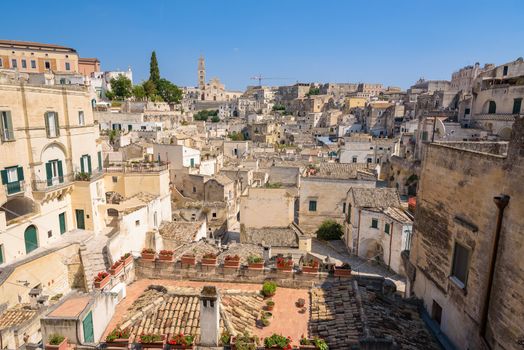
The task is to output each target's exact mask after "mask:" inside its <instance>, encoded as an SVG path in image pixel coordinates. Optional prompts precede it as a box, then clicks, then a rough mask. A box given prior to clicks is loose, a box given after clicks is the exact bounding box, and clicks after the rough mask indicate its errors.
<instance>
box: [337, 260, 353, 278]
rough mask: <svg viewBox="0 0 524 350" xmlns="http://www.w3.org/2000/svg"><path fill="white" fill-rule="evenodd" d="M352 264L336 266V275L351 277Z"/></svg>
mask: <svg viewBox="0 0 524 350" xmlns="http://www.w3.org/2000/svg"><path fill="white" fill-rule="evenodd" d="M350 276H351V265H349V264H347V263H344V264H342V266H335V277H350Z"/></svg>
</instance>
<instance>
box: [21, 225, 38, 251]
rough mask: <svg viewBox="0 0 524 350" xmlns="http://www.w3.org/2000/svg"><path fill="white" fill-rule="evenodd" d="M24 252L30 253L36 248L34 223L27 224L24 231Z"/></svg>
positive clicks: (36, 239) (36, 240)
mask: <svg viewBox="0 0 524 350" xmlns="http://www.w3.org/2000/svg"><path fill="white" fill-rule="evenodd" d="M24 241H25V252H26V253H27V254H29V253H31V252H32V251H33V250H35V249H36V248H38V237H37V234H36V227H35V226H34V225H31V226H28V227H27V228H26V229H25V231H24Z"/></svg>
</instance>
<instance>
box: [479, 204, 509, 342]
mask: <svg viewBox="0 0 524 350" xmlns="http://www.w3.org/2000/svg"><path fill="white" fill-rule="evenodd" d="M509 198H510V197H509V196H508V195H505V194H501V195H499V196H495V197H493V201H494V202H495V205H496V206H497V208H498V216H497V229H496V231H495V238H494V242H493V247H492V250H491V261H490V265H489V275H488V286H487V290H486V297H485V298H484V308H483V309H482V315H481V319H480V336H481V337H482V339H483V340H484V342H485V344H486V345H487V346H488V348H490V349H491V346H490V345H489V343H488V341H487V339H486V327H487V325H488V313H489V304H490V301H491V292H492V289H493V279H494V276H495V265H496V263H497V255H498V249H499V241H500V231H501V229H502V219H503V217H504V209H505V208H506V206H507V205H508V203H509Z"/></svg>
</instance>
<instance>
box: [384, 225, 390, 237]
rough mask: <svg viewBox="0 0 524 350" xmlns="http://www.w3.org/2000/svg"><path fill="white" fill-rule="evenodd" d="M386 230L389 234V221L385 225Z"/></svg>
mask: <svg viewBox="0 0 524 350" xmlns="http://www.w3.org/2000/svg"><path fill="white" fill-rule="evenodd" d="M384 232H386V233H387V234H388V235H389V224H388V223H386V224H385V225H384Z"/></svg>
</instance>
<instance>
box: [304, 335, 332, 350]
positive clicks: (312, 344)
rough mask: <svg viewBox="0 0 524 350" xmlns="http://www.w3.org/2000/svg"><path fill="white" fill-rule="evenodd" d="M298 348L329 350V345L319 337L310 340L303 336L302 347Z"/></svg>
mask: <svg viewBox="0 0 524 350" xmlns="http://www.w3.org/2000/svg"><path fill="white" fill-rule="evenodd" d="M298 348H299V349H300V350H309V349H315V350H329V346H328V345H327V343H326V341H325V340H324V339H321V338H318V337H315V338H313V339H309V338H306V337H304V336H303V335H302V337H301V338H300V346H299V347H298Z"/></svg>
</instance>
